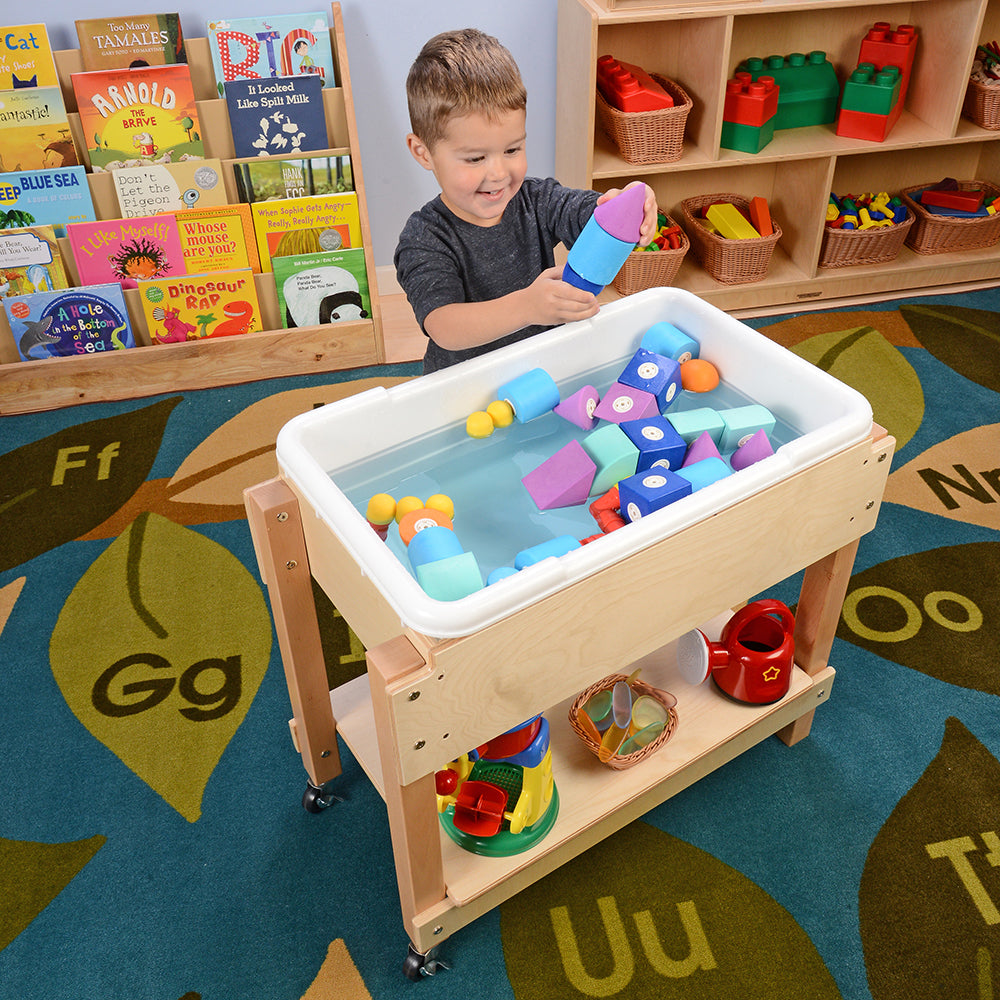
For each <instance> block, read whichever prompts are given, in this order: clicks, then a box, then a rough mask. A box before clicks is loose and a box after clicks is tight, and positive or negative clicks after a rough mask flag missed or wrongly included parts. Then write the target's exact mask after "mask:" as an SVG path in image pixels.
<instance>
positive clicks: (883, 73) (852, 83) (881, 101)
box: [840, 63, 903, 115]
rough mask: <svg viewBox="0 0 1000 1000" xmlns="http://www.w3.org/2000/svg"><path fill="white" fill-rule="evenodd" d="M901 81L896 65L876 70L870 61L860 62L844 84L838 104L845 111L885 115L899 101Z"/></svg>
mask: <svg viewBox="0 0 1000 1000" xmlns="http://www.w3.org/2000/svg"><path fill="white" fill-rule="evenodd" d="M902 83H903V77H902V74H901V73H900V72H899V67H898V66H886V67H884V68H883V69H881V70H876V69H875V67H874V66H873V65H872V64H871V63H862V64H861V65H860V66H858V68H857V69H856V70H855V71H854V72H853V73H852V74H851V78H850V79H849V80H848V81H847V83H845V84H844V96H843V98H842V99H841V102H840V106H841V107H842V108H844V109H845V110H847V111H866V112H868V113H869V114H873V115H887V114H889V112H890V111H892V109H893V108H894V107H895V106H896V105H897V104H898V103H899V94H900V88H901V87H902Z"/></svg>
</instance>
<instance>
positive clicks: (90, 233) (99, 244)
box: [66, 213, 186, 288]
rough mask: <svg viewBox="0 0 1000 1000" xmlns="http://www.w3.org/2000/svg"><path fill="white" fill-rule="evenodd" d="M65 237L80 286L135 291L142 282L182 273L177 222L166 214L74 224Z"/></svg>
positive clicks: (182, 256)
mask: <svg viewBox="0 0 1000 1000" xmlns="http://www.w3.org/2000/svg"><path fill="white" fill-rule="evenodd" d="M66 235H67V236H68V237H69V244H70V248H71V249H72V251H73V259H74V260H75V261H76V269H77V273H78V274H79V276H80V284H81V285H101V284H104V283H105V282H108V281H117V282H118V283H119V284H120V285H121V286H122V288H136V287H138V282H139V280H140V279H143V278H165V277H172V276H175V275H181V274H184V273H186V272H185V267H184V250H183V248H182V247H181V239H180V236H179V234H178V232H177V220H176V219H175V218H174V217H173V215H170V214H168V213H164V214H162V215H147V216H143V217H141V218H136V219H104V220H98V221H97V222H77V223H75V224H73V225H70V226H67V227H66Z"/></svg>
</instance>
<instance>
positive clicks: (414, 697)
mask: <svg viewBox="0 0 1000 1000" xmlns="http://www.w3.org/2000/svg"><path fill="white" fill-rule="evenodd" d="M419 697H420V692H419V691H411V692H410V701H416V700H417V699H418V698H419Z"/></svg>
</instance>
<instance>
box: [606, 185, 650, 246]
mask: <svg viewBox="0 0 1000 1000" xmlns="http://www.w3.org/2000/svg"><path fill="white" fill-rule="evenodd" d="M636 184H642V185H643V187H645V189H646V201H645V202H644V204H643V211H644V215H643V219H642V226H641V227H640V228H639V242H638V245H639V246H641V247H644V246H647V245H648V244H649V243H652V241H653V237H654V236H656V229H657V225H656V215H657V212H658V211H659V209H658V208H657V206H656V195H655V194H653V189H652V188H651V187H650V186H649V185H648V184H643V182H642V181H632V182H631V183H630V184H626V185H625V187H623V188H612V189H611V190H610V191H605V192H604V194H602V195H601V196H600V198H598V199H597V204H598V205H603V204H604V202H606V201H608V200H609V199H611V198H614V197H615V196H616V195H619V194H621V193H622V191H627V190H628V189H629V188H631V187H635V186H636Z"/></svg>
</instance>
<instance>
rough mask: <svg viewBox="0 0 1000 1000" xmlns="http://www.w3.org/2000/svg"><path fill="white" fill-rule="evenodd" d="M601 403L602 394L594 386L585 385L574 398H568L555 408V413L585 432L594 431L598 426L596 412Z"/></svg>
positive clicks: (577, 391) (574, 394)
mask: <svg viewBox="0 0 1000 1000" xmlns="http://www.w3.org/2000/svg"><path fill="white" fill-rule="evenodd" d="M600 401H601V394H600V393H599V392H598V391H597V390H596V389H595V388H594V387H593V386H592V385H585V386H584V387H583V388H582V389H577V390H576V392H574V393H573V395H572V396H567V397H566V398H565V399H564V400H563V401H562V402H561V403H560V404H559V405H558V406H556V407H555V408H554V412H556V413H558V414H559V416H560V417H562V418H563V419H565V420H568V421H569V422H570V423H571V424H576V426H577V427H581V428H583V430H585V431H592V430H593V429H594V428H595V427H596V426H597V417H595V416H594V410H596V409H597V404H598V403H599V402H600Z"/></svg>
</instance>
